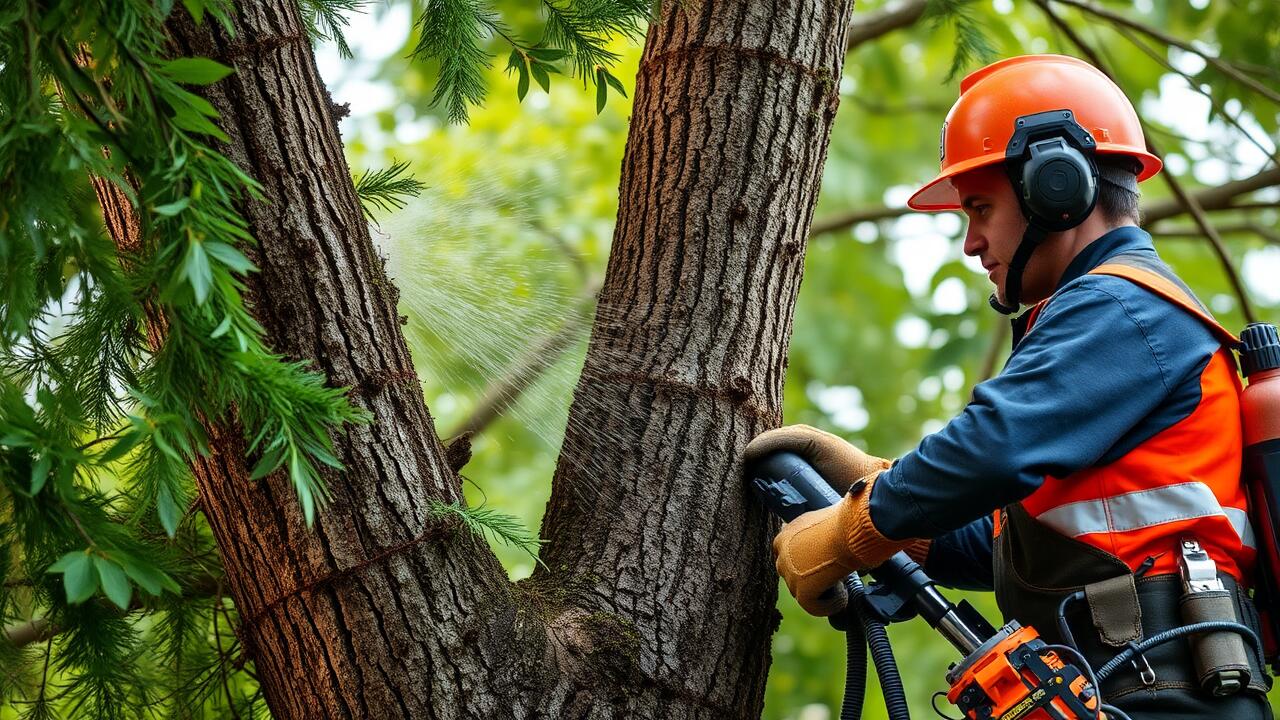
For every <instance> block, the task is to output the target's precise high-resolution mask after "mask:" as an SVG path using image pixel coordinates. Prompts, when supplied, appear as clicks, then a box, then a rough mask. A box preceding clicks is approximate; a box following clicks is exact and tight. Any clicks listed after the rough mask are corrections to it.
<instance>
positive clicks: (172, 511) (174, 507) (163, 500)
mask: <svg viewBox="0 0 1280 720" xmlns="http://www.w3.org/2000/svg"><path fill="white" fill-rule="evenodd" d="M156 513H157V514H158V515H159V516H160V524H161V525H163V526H164V531H165V532H166V533H168V535H169V537H173V536H174V535H176V534H177V532H178V522H179V521H180V520H182V510H181V509H180V508H179V507H178V503H177V502H176V501H174V499H173V491H172V490H170V489H169V487H168V486H167V485H161V486H160V491H159V492H158V493H157V494H156Z"/></svg>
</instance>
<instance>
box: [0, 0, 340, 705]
mask: <svg viewBox="0 0 1280 720" xmlns="http://www.w3.org/2000/svg"><path fill="white" fill-rule="evenodd" d="M171 5H172V4H171V3H161V4H155V5H153V4H151V3H145V2H130V3H117V2H105V1H104V2H90V3H80V2H51V3H41V4H36V3H30V2H19V3H11V4H7V5H6V6H5V7H4V8H3V9H0V195H3V196H4V197H5V198H6V201H5V206H4V209H3V210H0V293H2V296H0V539H2V542H0V547H3V548H4V551H3V552H2V553H0V558H2V559H3V563H4V567H5V569H6V573H7V574H8V575H9V576H10V577H11V578H13V580H14V582H13V583H12V584H10V583H5V584H4V585H3V586H0V620H3V621H5V622H6V623H8V622H9V621H15V620H27V619H32V621H33V622H36V623H40V625H39V627H53V628H56V637H55V638H54V639H52V640H49V641H48V642H49V644H48V645H47V646H46V648H47V649H46V653H45V655H46V657H40V658H37V657H34V656H31V655H29V654H28V655H21V656H20V657H19V660H20V663H19V665H18V666H14V667H15V668H18V667H21V666H27V665H29V664H30V663H35V662H38V663H39V664H40V666H41V667H42V668H43V669H42V670H41V671H40V672H38V673H37V672H34V671H32V672H25V671H24V670H21V669H15V670H14V671H13V673H15V675H14V677H17V678H18V679H17V680H15V681H14V682H13V683H9V684H0V685H2V687H0V690H3V691H4V692H5V695H4V696H0V706H3V705H8V704H10V703H11V702H12V703H17V704H24V705H26V707H27V708H28V714H29V715H32V716H36V717H39V716H41V715H56V716H68V715H74V716H76V717H103V718H121V717H136V716H141V715H143V714H146V713H148V712H150V711H151V709H152V708H155V707H157V706H158V705H162V704H166V703H168V704H172V701H173V696H170V697H169V698H168V699H167V700H165V699H161V698H156V697H152V692H153V690H152V688H153V686H154V685H155V684H156V682H157V678H170V679H172V678H181V677H186V676H185V675H184V674H183V673H182V672H180V671H179V670H178V669H177V668H174V667H170V668H167V669H162V668H158V667H151V666H149V665H148V664H147V663H142V662H140V658H141V656H142V654H143V650H144V648H145V647H146V643H145V641H144V638H143V636H144V635H145V636H147V637H148V638H150V637H152V636H154V633H153V632H151V631H146V632H142V631H139V630H138V629H137V628H135V626H134V624H133V621H132V619H131V617H130V616H131V615H132V614H133V613H136V612H138V611H139V610H153V609H155V608H157V607H159V606H161V605H163V604H166V603H172V602H174V600H175V598H176V596H177V595H178V594H179V593H184V594H185V593H187V592H190V591H192V590H193V588H194V587H195V586H196V585H198V584H200V583H203V584H205V585H207V584H208V578H210V577H216V575H217V574H218V572H219V571H218V567H217V561H216V558H215V559H213V560H212V561H210V560H208V559H204V558H202V559H201V568H202V572H200V573H198V574H196V573H192V572H190V571H189V569H187V566H189V565H190V564H191V563H192V562H194V561H195V560H196V559H197V558H196V556H193V555H192V554H191V553H192V552H193V551H194V550H195V549H197V548H204V552H205V553H207V547H208V545H209V544H210V543H209V542H208V541H207V540H202V539H200V538H199V537H198V536H200V535H201V533H202V532H203V533H207V530H204V531H202V530H201V529H200V528H202V525H201V524H200V521H199V520H198V519H196V518H193V517H191V516H190V515H189V514H188V511H189V509H190V505H191V499H192V497H193V495H194V493H193V488H192V481H191V474H190V470H189V466H190V464H191V463H193V462H196V461H198V460H199V459H200V457H201V456H202V455H204V454H205V453H206V452H207V434H206V433H207V430H206V428H207V427H208V424H209V423H219V424H220V423H224V422H226V421H228V420H230V419H231V413H232V412H233V411H234V412H235V413H236V417H237V420H238V422H239V425H240V426H241V427H243V429H244V433H245V440H246V444H247V446H248V447H249V452H250V453H251V455H252V456H254V457H255V460H256V466H255V468H254V471H253V474H254V477H262V476H265V475H267V474H268V473H271V472H275V471H277V470H283V471H284V472H286V473H287V475H288V477H289V478H290V479H291V480H292V482H293V485H294V487H295V489H296V491H297V494H298V498H299V500H300V502H301V506H302V509H303V513H304V516H305V518H306V520H307V522H308V523H310V522H312V520H313V518H314V514H315V510H316V507H317V506H318V505H319V504H321V503H322V502H323V500H324V498H325V493H324V484H323V480H322V477H321V470H320V468H321V467H327V468H335V469H336V468H339V467H340V463H339V462H338V460H337V458H336V457H334V455H333V451H332V445H331V441H330V437H329V432H330V430H331V429H332V428H334V427H337V426H339V425H341V424H342V423H345V422H351V421H361V420H363V419H364V418H365V414H364V413H363V412H362V411H360V410H358V409H356V408H354V407H352V406H351V405H350V404H349V403H348V402H347V400H346V398H345V394H344V392H343V391H342V390H341V389H336V388H330V387H326V385H325V381H324V377H323V376H322V375H319V374H317V373H315V372H313V371H311V370H310V369H308V368H307V367H306V366H305V365H304V364H302V363H296V362H285V361H284V360H283V359H282V358H280V357H278V356H277V355H275V354H273V353H272V352H271V351H270V350H269V349H268V347H267V344H266V338H265V337H264V331H263V329H262V327H261V326H260V325H259V324H258V323H257V321H256V320H254V319H253V317H252V316H251V315H250V314H249V313H248V311H247V310H246V308H245V307H244V303H243V299H242V291H243V288H244V285H243V278H244V276H245V275H246V274H247V273H251V272H254V271H255V268H254V266H253V264H252V263H251V262H250V261H249V260H248V258H247V257H246V255H245V254H244V248H246V247H247V246H248V245H249V244H251V243H252V237H251V236H250V234H249V232H248V228H247V225H246V222H245V220H244V218H243V217H242V216H241V215H240V213H239V211H238V210H237V209H236V208H237V204H238V203H240V202H242V201H244V200H247V199H250V198H255V197H257V186H256V184H255V183H254V182H253V180H252V179H250V178H249V177H248V176H246V175H245V174H244V173H243V172H242V171H241V170H240V169H239V168H238V167H237V166H236V165H235V164H234V163H233V162H231V161H230V160H229V159H228V158H226V157H225V156H224V155H222V154H221V153H219V152H218V151H217V150H215V149H214V147H213V145H214V143H216V142H217V141H219V140H225V139H226V137H227V136H226V135H225V134H224V133H223V131H222V130H221V129H219V127H218V126H217V124H216V122H217V120H218V114H217V111H216V110H215V109H214V108H213V106H212V105H210V104H209V102H208V101H206V100H204V99H203V98H202V97H200V96H199V95H198V94H196V93H195V92H193V91H192V88H193V87H198V86H203V85H209V84H212V83H216V82H218V81H220V80H221V79H223V78H225V77H226V76H227V75H228V74H230V73H231V72H232V71H233V70H232V68H230V67H227V66H225V65H222V64H220V63H218V62H216V61H214V60H212V59H209V58H202V57H179V58H172V57H167V56H166V53H167V52H168V50H167V47H168V39H167V38H166V35H165V32H164V28H163V23H164V21H165V19H166V17H167V14H168V13H169V12H170V11H171ZM327 7H329V8H330V9H332V8H334V7H339V8H346V7H347V5H345V4H341V3H329V4H327ZM227 10H228V6H226V5H224V4H223V3H222V2H217V1H210V0H185V2H184V3H183V5H182V9H181V10H179V12H189V13H191V15H192V16H193V17H195V18H197V19H198V20H199V21H201V22H223V21H224V20H225V17H226V16H225V13H226V12H227ZM332 17H337V16H336V15H333V16H332ZM324 22H331V21H330V20H325V21H324ZM330 29H331V30H332V29H333V28H332V27H331V28H330ZM91 179H92V182H91ZM95 193H112V194H115V195H118V196H119V197H121V198H123V199H124V200H125V201H126V203H127V206H128V208H129V213H128V216H127V217H124V218H114V219H112V222H113V224H114V229H115V231H116V232H117V234H118V235H119V238H118V240H119V243H120V248H122V249H118V248H117V243H116V242H115V241H113V239H112V238H111V237H110V236H109V235H108V234H107V233H106V232H105V231H104V230H105V228H104V227H103V222H102V218H101V217H100V216H99V215H98V213H97V211H96V209H95V207H94V206H95V204H96V203H95V199H96V198H95ZM192 534H194V535H195V536H196V537H194V538H193V537H191V536H192ZM204 593H205V594H206V595H207V594H208V590H204ZM171 607H173V606H172V605H171ZM210 612H211V611H208V610H206V611H205V612H204V613H198V617H199V621H200V622H204V621H207V620H209V619H210V618H211V615H210ZM205 636H206V635H205V634H204V633H203V631H202V634H201V637H205ZM46 661H47V662H46ZM224 661H227V660H226V658H225V657H223V656H221V655H220V656H219V660H218V662H219V663H223V662H224ZM26 669H27V670H32V668H30V667H27V668H26ZM153 671H154V672H153ZM160 682H161V684H165V683H166V682H167V681H160ZM172 686H173V687H174V689H175V691H180V692H181V693H182V694H186V693H187V692H188V691H189V690H191V689H192V688H190V687H188V686H186V685H184V684H183V681H178V680H175V681H174V682H173V683H172Z"/></svg>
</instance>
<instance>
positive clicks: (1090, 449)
mask: <svg viewBox="0 0 1280 720" xmlns="http://www.w3.org/2000/svg"><path fill="white" fill-rule="evenodd" d="M941 145H942V147H941V153H942V157H941V163H942V171H941V173H940V174H939V175H938V177H937V178H935V179H934V180H933V181H931V182H930V183H929V184H927V185H926V186H925V187H924V188H922V189H921V190H920V191H919V192H917V193H916V194H915V195H914V196H913V197H912V198H911V200H910V201H909V203H908V204H909V205H910V206H911V207H912V208H914V209H918V210H925V211H930V210H946V209H961V210H963V212H964V213H965V215H966V217H967V218H968V231H967V235H966V237H965V242H964V252H965V254H967V255H970V256H972V257H977V258H979V259H980V260H981V261H982V266H983V267H984V268H986V270H987V274H988V278H989V279H990V281H991V282H992V284H993V285H994V286H995V290H996V292H995V293H994V294H993V295H992V298H991V304H992V306H993V307H995V308H996V309H997V310H1000V311H1001V312H1003V313H1005V314H1012V313H1014V312H1016V311H1017V310H1018V308H1019V306H1020V305H1022V304H1027V305H1032V306H1033V307H1032V308H1031V310H1029V311H1028V312H1026V313H1025V314H1024V315H1022V316H1021V317H1019V318H1017V319H1015V320H1014V321H1013V327H1014V349H1013V353H1012V355H1011V356H1010V358H1009V360H1008V362H1007V364H1006V365H1005V367H1004V369H1003V370H1002V371H1001V373H1000V374H999V375H998V376H997V377H995V378H992V379H991V380H989V381H987V382H984V383H982V384H980V385H978V386H977V387H976V388H975V389H974V393H973V399H972V401H971V402H970V403H969V405H968V406H967V407H966V408H965V409H964V410H963V412H961V413H960V414H959V415H958V416H957V417H955V418H954V419H953V420H952V421H951V422H950V423H949V424H947V425H946V426H945V427H944V428H943V429H942V430H940V431H939V432H937V433H935V434H933V435H930V436H929V437H926V438H925V439H924V440H923V441H921V443H920V445H919V446H918V447H917V448H916V449H915V450H913V451H911V452H909V453H907V454H906V455H904V456H903V457H902V458H899V459H898V460H897V461H896V462H894V463H893V464H892V466H891V467H890V466H889V463H888V461H885V460H882V459H880V458H876V457H874V456H871V455H867V454H865V453H863V452H861V451H860V450H858V449H857V448H855V447H853V446H852V445H849V444H848V443H846V442H844V441H843V440H841V439H839V438H837V437H836V436H834V435H830V434H827V433H823V432H821V431H818V430H815V429H813V428H808V427H805V426H792V427H784V428H780V429H778V430H773V431H770V432H767V433H764V434H763V435H761V436H760V437H758V438H756V439H755V440H754V441H752V443H751V444H750V445H749V446H748V448H747V458H748V459H749V460H750V459H753V458H757V457H761V456H763V455H766V454H769V453H772V452H778V451H784V450H785V451H791V452H797V453H799V454H801V455H803V456H805V457H806V458H808V459H809V461H810V462H811V463H812V464H813V465H814V466H815V467H816V469H817V470H818V471H819V472H821V473H822V474H823V475H824V476H825V477H826V478H827V479H828V480H829V481H831V482H832V483H833V484H834V485H836V486H837V487H838V488H849V487H850V486H852V488H853V489H852V490H850V491H849V492H848V493H847V494H846V495H845V496H844V499H843V500H842V501H841V502H840V503H838V504H837V505H835V506H832V507H831V508H828V509H826V510H822V511H818V512H813V513H809V514H807V515H804V516H802V517H801V518H799V519H797V520H796V521H795V522H792V523H790V524H788V525H786V526H785V527H784V528H783V530H782V532H781V533H779V535H778V537H777V538H776V539H775V541H774V551H775V553H776V554H777V556H778V559H777V565H778V569H779V572H780V574H781V575H782V576H783V578H784V579H785V580H786V582H787V586H788V588H789V589H790V590H791V592H792V593H793V594H794V595H795V596H796V597H797V599H798V600H799V601H800V604H801V605H802V606H803V607H804V608H805V609H806V610H808V611H809V612H811V613H814V614H821V615H825V614H830V613H832V612H834V611H835V610H838V609H839V608H838V607H836V606H834V605H833V604H832V603H831V601H827V602H826V603H825V604H824V602H823V601H822V600H820V599H819V596H820V595H821V594H822V593H823V591H824V590H826V589H827V588H829V587H831V585H832V584H833V583H835V582H836V581H837V580H838V579H839V578H841V577H843V576H844V575H845V574H847V573H848V572H849V571H851V570H855V569H862V568H869V567H874V566H875V565H877V564H879V563H880V562H883V561H884V560H885V559H887V558H888V557H889V556H890V555H892V554H893V553H895V552H897V551H899V550H907V551H908V553H910V554H911V555H913V557H916V558H917V559H918V560H920V561H923V563H924V565H925V568H926V570H927V571H928V572H929V573H930V574H931V575H932V576H933V577H934V578H935V579H936V580H938V581H939V582H941V583H943V584H945V585H950V586H954V587H964V588H981V589H994V590H995V592H996V598H997V601H998V603H999V604H1000V607H1001V610H1002V611H1003V612H1004V614H1005V615H1006V616H1008V617H1010V618H1015V619H1017V620H1019V621H1021V622H1022V623H1023V624H1030V625H1032V626H1034V627H1035V628H1036V629H1037V630H1038V631H1039V632H1040V633H1041V634H1042V635H1044V636H1045V637H1046V638H1047V639H1048V640H1050V641H1061V640H1062V639H1063V638H1061V637H1060V636H1059V632H1058V629H1057V627H1058V626H1057V614H1058V608H1059V606H1060V603H1061V602H1062V601H1063V599H1064V598H1066V597H1068V596H1071V595H1073V594H1075V593H1080V597H1079V598H1078V599H1077V600H1076V601H1075V602H1072V601H1068V607H1067V609H1066V620H1067V621H1068V622H1069V627H1070V629H1071V630H1072V635H1073V636H1074V639H1075V641H1076V642H1077V644H1078V645H1079V646H1080V648H1081V650H1083V651H1084V652H1085V654H1086V656H1087V657H1088V658H1089V659H1090V661H1091V662H1092V663H1093V664H1095V666H1097V665H1100V664H1102V663H1103V662H1105V661H1106V660H1108V659H1110V658H1111V657H1113V656H1114V655H1115V654H1116V653H1118V652H1119V651H1120V650H1122V649H1123V648H1124V647H1125V645H1126V644H1127V643H1128V642H1130V641H1136V640H1139V639H1141V638H1144V637H1151V636H1153V635H1154V634H1156V633H1158V632H1161V631H1163V630H1167V629H1169V628H1171V627H1176V626H1178V625H1181V624H1183V622H1182V620H1181V619H1180V611H1179V601H1180V599H1181V596H1182V594H1183V587H1182V582H1181V580H1180V578H1179V575H1178V572H1179V558H1180V556H1181V547H1182V545H1181V543H1182V540H1183V539H1184V538H1194V539H1195V540H1197V541H1198V542H1199V543H1200V545H1201V546H1202V547H1203V548H1204V550H1206V551H1207V552H1208V555H1209V557H1210V558H1211V559H1212V560H1213V561H1214V563H1215V564H1216V570H1217V576H1218V578H1220V579H1221V580H1222V582H1223V583H1224V587H1225V588H1226V589H1227V591H1229V595H1230V598H1231V602H1230V604H1229V605H1230V607H1231V608H1234V614H1235V616H1236V617H1234V618H1225V617H1224V618H1221V619H1228V620H1237V619H1238V620H1240V621H1243V622H1245V623H1247V624H1249V625H1251V626H1253V627H1254V628H1255V629H1256V627H1257V621H1256V613H1255V611H1254V610H1253V607H1252V604H1251V602H1250V600H1249V599H1248V597H1247V595H1246V594H1245V593H1244V592H1243V591H1242V590H1241V589H1240V588H1242V587H1243V588H1247V587H1250V586H1251V585H1252V574H1253V568H1254V564H1255V555H1256V551H1255V548H1254V547H1253V539H1252V531H1251V529H1250V528H1249V525H1248V520H1247V519H1246V515H1245V509H1246V500H1245V492H1244V489H1243V487H1242V485H1241V483H1240V462H1241V459H1240V453H1241V428H1240V406H1239V397H1238V392H1239V384H1238V379H1237V377H1236V374H1235V365H1234V360H1233V358H1232V356H1231V355H1230V351H1229V350H1227V349H1226V348H1224V345H1223V337H1224V333H1225V331H1221V330H1220V328H1218V327H1217V326H1216V324H1215V323H1214V322H1213V321H1212V318H1210V317H1209V316H1208V313H1207V311H1204V310H1203V308H1202V307H1201V306H1199V305H1198V304H1196V301H1194V299H1193V298H1191V297H1190V291H1188V290H1186V288H1185V286H1184V285H1182V284H1181V282H1180V281H1178V280H1177V278H1176V277H1175V276H1174V275H1173V273H1172V271H1170V270H1169V269H1168V267H1167V266H1165V265H1164V264H1163V263H1161V262H1160V261H1159V258H1158V256H1157V255H1156V252H1155V248H1154V247H1153V245H1152V242H1151V238H1150V236H1149V235H1148V234H1147V233H1145V232H1144V231H1142V230H1141V229H1140V228H1139V227H1138V226H1137V223H1138V190H1137V184H1138V182H1139V181H1142V180H1146V179H1147V178H1150V177H1151V176H1153V175H1155V174H1156V173H1157V172H1159V170H1160V161H1159V159H1157V158H1156V157H1155V156H1153V155H1151V154H1150V153H1148V152H1147V151H1146V148H1145V141H1144V139H1143V136H1142V130H1141V126H1140V124H1139V122H1138V118H1137V115H1136V114H1135V112H1134V110H1133V107H1132V106H1131V105H1130V103H1129V101H1128V99H1127V98H1125V96H1124V94H1123V93H1122V92H1121V91H1120V89H1119V88H1118V87H1116V86H1115V85H1114V84H1113V83H1112V82H1111V81H1110V80H1109V79H1108V78H1107V77H1106V76H1104V75H1103V74H1102V73H1101V72H1099V71H1098V70H1097V69H1095V68H1093V67H1092V66H1090V65H1088V64H1087V63H1084V62H1082V61H1080V60H1077V59H1075V58H1069V57H1063V56H1057V55H1038V56H1026V57H1018V58H1011V59H1008V60H1003V61H1000V62H997V63H995V64H993V65H990V66H988V67H985V68H983V69H981V70H979V71H977V72H975V73H973V74H971V75H970V76H968V77H966V78H965V79H964V81H963V82H962V83H961V86H960V98H959V100H958V101H957V102H956V104H955V106H954V107H953V108H952V109H951V112H950V113H949V114H948V116H947V120H946V122H945V123H944V124H943V134H942V143H941ZM1135 278H1136V279H1135ZM1144 278H1145V279H1144ZM1226 335H1229V334H1226ZM859 481H860V482H859ZM993 511H994V512H993ZM841 600H842V599H841ZM1228 612H1230V610H1229V611H1228ZM1188 647H1189V646H1188V645H1187V644H1186V643H1185V642H1183V641H1177V642H1175V643H1168V644H1165V645H1162V646H1160V647H1158V648H1156V649H1153V650H1150V651H1148V652H1147V653H1146V654H1145V655H1144V656H1141V657H1140V658H1139V659H1138V661H1137V662H1135V663H1134V664H1133V668H1131V669H1127V670H1126V671H1120V672H1117V673H1116V674H1115V675H1113V676H1112V678H1111V679H1109V680H1108V681H1106V682H1104V684H1103V694H1104V699H1105V701H1106V702H1108V703H1110V704H1112V705H1115V706H1117V707H1119V708H1120V709H1122V710H1125V711H1126V712H1128V714H1129V715H1130V716H1131V717H1133V718H1135V720H1136V719H1138V718H1143V717H1146V718H1155V717H1160V718H1168V717H1202V716H1205V715H1206V714H1208V713H1225V714H1224V715H1223V716H1224V717H1231V718H1264V717H1270V711H1269V710H1268V709H1267V706H1266V703H1265V692H1266V689H1267V688H1268V687H1269V685H1270V680H1269V678H1267V677H1266V676H1265V674H1264V672H1263V670H1262V660H1261V659H1260V658H1257V657H1253V655H1254V653H1253V652H1252V651H1249V652H1248V655H1249V656H1250V658H1249V662H1248V667H1243V666H1242V667H1237V668H1235V670H1236V671H1243V672H1245V673H1247V674H1248V678H1247V682H1241V683H1240V684H1241V686H1242V689H1241V690H1240V691H1239V692H1236V693H1235V694H1232V695H1229V696H1227V697H1213V696H1211V695H1210V694H1209V693H1208V692H1206V691H1205V690H1203V689H1202V685H1207V684H1208V682H1207V680H1206V676H1205V674H1204V673H1201V672H1200V671H1198V670H1197V668H1196V665H1195V662H1194V659H1193V657H1192V653H1191V652H1190V651H1189V650H1188ZM1215 677H1217V676H1215ZM1231 677H1233V678H1235V679H1236V680H1241V679H1242V678H1243V676H1242V675H1239V674H1237V675H1234V676H1231ZM1228 685H1230V683H1229V682H1228Z"/></svg>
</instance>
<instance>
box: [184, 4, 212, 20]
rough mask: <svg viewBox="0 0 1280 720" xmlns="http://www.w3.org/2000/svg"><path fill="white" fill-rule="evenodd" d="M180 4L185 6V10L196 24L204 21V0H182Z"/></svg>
mask: <svg viewBox="0 0 1280 720" xmlns="http://www.w3.org/2000/svg"><path fill="white" fill-rule="evenodd" d="M182 4H183V5H185V6H186V7H187V12H189V13H191V19H193V20H195V21H196V24H197V25H199V24H201V23H202V22H204V8H205V5H207V4H208V3H207V1H206V0H182Z"/></svg>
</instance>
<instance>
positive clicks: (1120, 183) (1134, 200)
mask: <svg viewBox="0 0 1280 720" xmlns="http://www.w3.org/2000/svg"><path fill="white" fill-rule="evenodd" d="M1097 162H1098V208H1099V209H1100V210H1102V217H1103V218H1104V219H1106V221H1107V224H1108V225H1110V226H1112V227H1115V226H1118V225H1123V224H1125V223H1130V222H1132V223H1134V224H1137V223H1138V222H1139V220H1140V218H1141V209H1140V208H1139V207H1138V173H1139V172H1141V170H1142V167H1141V166H1140V165H1138V163H1137V161H1136V160H1134V159H1133V158H1130V157H1126V156H1124V155H1098V156H1097Z"/></svg>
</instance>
